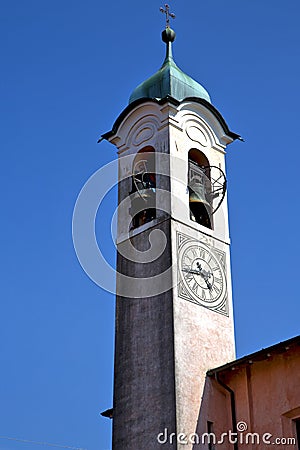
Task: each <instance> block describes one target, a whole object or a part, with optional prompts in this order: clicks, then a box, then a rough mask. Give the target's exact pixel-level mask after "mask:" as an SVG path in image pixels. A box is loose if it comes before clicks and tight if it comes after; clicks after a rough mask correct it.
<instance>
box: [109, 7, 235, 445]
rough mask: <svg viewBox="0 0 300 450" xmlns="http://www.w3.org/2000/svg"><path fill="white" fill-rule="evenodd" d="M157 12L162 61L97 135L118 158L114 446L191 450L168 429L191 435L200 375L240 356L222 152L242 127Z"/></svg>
mask: <svg viewBox="0 0 300 450" xmlns="http://www.w3.org/2000/svg"><path fill="white" fill-rule="evenodd" d="M166 7H167V5H166ZM164 12H166V13H167V27H166V29H165V30H164V31H163V33H162V40H163V41H164V43H165V44H166V57H165V60H164V62H163V64H162V66H161V68H160V69H159V70H158V71H157V72H156V73H155V74H154V75H153V76H151V77H150V78H149V79H147V80H146V81H145V82H143V83H142V84H141V85H139V86H138V87H137V88H136V89H135V90H134V91H133V93H132V94H131V97H130V100H129V105H128V106H127V107H126V108H125V110H124V111H123V112H122V113H121V114H120V116H119V117H118V118H117V120H116V121H115V123H114V125H113V128H112V130H111V131H109V132H108V133H106V134H104V135H103V136H102V137H103V138H104V139H107V140H108V141H109V142H111V143H112V144H114V145H115V146H116V147H117V151H118V158H119V194H118V195H119V206H118V233H117V247H118V255H117V299H116V331H115V333H116V341H115V369H114V405H113V450H137V449H147V450H154V449H160V448H161V446H162V443H168V445H167V446H166V448H168V449H189V450H191V449H192V448H193V445H192V444H191V443H187V444H186V443H183V442H180V439H179V440H178V439H177V438H175V437H174V436H175V435H176V436H179V435H180V433H184V434H185V435H187V436H189V435H191V434H192V433H195V432H196V430H197V423H198V421H199V413H200V407H201V398H202V393H203V388H204V383H205V376H206V372H207V371H208V370H209V369H212V368H214V367H217V366H220V365H222V364H224V363H226V362H229V361H231V360H233V359H234V357H235V344H234V330H233V311H232V290H231V275H230V252H229V244H230V240H229V228H228V211H227V193H226V168H225V150H226V147H227V145H228V144H230V143H232V142H233V141H234V140H235V139H239V138H240V136H239V135H237V134H235V133H233V132H231V131H230V130H229V128H228V126H227V124H226V122H225V121H224V119H223V117H222V116H221V114H220V113H219V112H218V111H217V109H216V108H215V107H214V106H213V105H212V103H211V99H210V96H209V94H208V93H207V91H206V90H205V89H204V87H203V86H201V85H200V84H199V83H197V82H196V81H195V80H193V79H192V78H191V77H190V76H188V75H187V74H185V73H184V72H182V71H181V70H180V69H179V67H178V66H177V65H176V63H175V61H174V59H173V56H172V43H173V41H174V40H175V32H174V31H173V30H172V29H171V28H170V26H169V22H168V20H169V17H170V16H171V17H172V15H170V13H169V10H168V8H167V10H164ZM165 430H167V433H168V440H167V442H162V440H164V439H165V435H164V436H163V435H162V434H161V433H164V432H165ZM173 433H175V435H174V434H173ZM171 434H172V436H170V435H171Z"/></svg>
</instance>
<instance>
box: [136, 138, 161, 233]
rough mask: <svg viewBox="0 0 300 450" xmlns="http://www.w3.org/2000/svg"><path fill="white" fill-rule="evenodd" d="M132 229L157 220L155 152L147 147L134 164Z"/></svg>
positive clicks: (139, 153)
mask: <svg viewBox="0 0 300 450" xmlns="http://www.w3.org/2000/svg"><path fill="white" fill-rule="evenodd" d="M130 198H131V208H130V214H131V216H132V222H131V229H134V228H138V227H140V226H141V225H144V224H145V223H147V222H150V221H151V220H153V219H155V218H156V175H155V150H154V148H153V147H150V146H147V147H144V148H143V149H142V150H140V151H139V152H138V153H137V154H136V156H135V158H134V161H133V164H132V185H131V192H130Z"/></svg>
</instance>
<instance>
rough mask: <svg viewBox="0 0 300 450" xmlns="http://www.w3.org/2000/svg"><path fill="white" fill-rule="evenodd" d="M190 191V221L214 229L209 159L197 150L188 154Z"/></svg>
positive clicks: (192, 150)
mask: <svg viewBox="0 0 300 450" xmlns="http://www.w3.org/2000/svg"><path fill="white" fill-rule="evenodd" d="M188 190H189V208H190V219H191V220H193V221H194V222H197V223H199V224H200V225H203V226H205V227H207V228H210V229H212V228H213V221H212V196H211V170H210V165H209V161H208V159H207V157H206V156H205V155H204V153H202V152H201V151H200V150H197V149H191V150H190V151H189V154H188Z"/></svg>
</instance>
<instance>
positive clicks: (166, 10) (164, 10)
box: [159, 4, 175, 28]
mask: <svg viewBox="0 0 300 450" xmlns="http://www.w3.org/2000/svg"><path fill="white" fill-rule="evenodd" d="M159 10H160V11H161V12H162V13H163V14H165V15H166V28H170V17H172V19H175V14H173V13H170V6H169V5H167V4H165V9H164V8H162V7H161V8H159Z"/></svg>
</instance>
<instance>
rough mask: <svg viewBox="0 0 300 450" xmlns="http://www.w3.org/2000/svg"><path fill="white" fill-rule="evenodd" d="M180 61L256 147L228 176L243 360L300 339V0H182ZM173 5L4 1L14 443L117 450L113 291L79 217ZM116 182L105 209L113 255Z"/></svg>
mask: <svg viewBox="0 0 300 450" xmlns="http://www.w3.org/2000/svg"><path fill="white" fill-rule="evenodd" d="M170 3H171V9H172V11H174V12H175V13H176V16H177V17H176V20H175V21H174V22H173V25H172V26H173V28H174V29H175V30H176V33H177V38H176V41H175V43H174V56H175V60H176V62H177V64H178V65H179V67H180V68H181V69H183V70H184V71H185V72H187V73H188V74H189V75H191V76H192V77H194V78H195V79H196V80H197V81H199V82H201V83H202V84H203V85H204V86H205V87H206V88H207V90H208V91H209V93H210V95H211V97H212V102H213V104H214V106H216V108H217V109H219V111H220V112H221V113H222V115H223V116H224V117H225V119H226V121H227V123H228V124H229V126H230V128H231V130H232V131H234V132H237V133H239V134H241V135H242V136H243V137H244V138H245V143H239V142H237V143H234V144H232V145H231V146H230V147H229V149H228V154H227V172H228V186H229V187H228V189H229V208H230V225H231V237H232V272H233V288H234V306H235V323H236V343H237V354H238V356H242V355H244V354H247V353H250V352H252V351H255V350H257V349H260V348H262V347H266V346H268V345H271V344H273V343H276V342H279V341H281V340H284V339H287V338H289V337H292V336H294V335H297V334H299V254H300V244H299V239H298V233H299V231H298V230H299V225H298V221H299V200H298V190H299V162H300V161H299V160H300V157H299V139H300V127H299V111H298V108H299V106H298V105H299V103H300V91H299V79H300V64H299V41H300V39H299V37H300V29H299V20H298V18H299V13H300V5H299V2H298V1H296V0H288V1H287V2H285V3H283V2H282V1H279V0H272V1H271V0H265V1H263V2H262V1H259V0H251V1H250V0H249V1H243V2H242V1H237V0H229V1H228V2H224V0H216V1H214V2H199V1H198V0H191V1H189V2H182V1H181V2H179V1H178V0H174V1H172V2H170ZM162 4H163V3H161V2H158V1H152V2H144V3H141V2H139V1H137V0H131V1H129V2H121V1H119V0H116V1H115V2H113V3H111V2H104V3H101V2H99V1H95V0H87V1H86V2H80V1H78V0H72V2H71V1H69V0H63V1H58V0H51V2H50V1H48V0H45V1H43V2H38V1H37V0H28V1H26V2H24V1H20V0H16V1H14V2H2V3H1V18H0V21H1V23H0V24H1V26H0V34H1V45H2V51H1V104H0V114H1V159H2V171H1V175H2V176H1V182H2V189H1V192H2V220H1V238H2V243H1V254H2V270H1V272H2V283H1V315H0V321H1V326H0V339H1V397H0V398H1V401H0V404H1V407H0V424H1V425H0V449H4V450H27V449H31V450H32V449H34V448H37V450H39V449H42V448H51V447H50V446H49V445H43V446H41V445H38V444H33V443H31V444H29V443H25V442H19V441H13V440H8V439H2V438H1V436H2V437H3V436H8V437H11V438H16V439H27V440H32V441H36V442H45V443H54V444H59V445H61V446H69V447H78V448H80V447H82V448H86V449H88V450H109V449H110V447H111V445H110V435H111V429H110V425H111V424H110V421H108V420H106V419H103V418H101V417H100V416H99V413H100V412H101V411H103V410H104V409H106V408H108V407H110V406H111V404H112V370H113V336H114V301H113V297H112V295H110V294H107V293H106V292H104V291H102V290H101V289H100V288H99V287H98V286H96V285H95V284H93V282H92V281H90V279H89V278H88V277H87V276H86V275H85V273H84V272H83V270H82V269H81V267H80V265H79V263H78V261H77V258H76V255H75V252H74V249H73V244H72V236H71V220H72V211H73V207H74V204H75V201H76V198H77V195H78V193H79V191H80V189H81V188H82V186H83V184H84V183H85V181H86V180H87V179H88V178H89V177H90V176H91V175H92V174H93V173H94V172H95V171H96V170H97V169H98V168H100V167H101V166H103V165H104V164H106V163H108V162H109V161H111V160H112V159H114V158H115V157H116V152H115V148H114V147H113V146H111V145H110V144H108V143H107V142H102V143H101V144H100V145H97V144H96V142H97V139H98V137H99V136H100V134H101V133H103V132H106V131H108V130H110V128H111V126H112V124H113V122H114V120H115V118H116V117H117V116H118V114H119V113H120V112H121V111H122V110H123V109H124V108H125V106H126V104H127V102H128V98H129V95H130V93H131V91H132V90H133V89H134V87H135V86H136V85H138V84H139V83H140V82H141V81H143V80H144V79H145V78H147V77H148V76H150V75H151V74H152V73H154V72H155V71H156V70H157V69H158V68H159V67H160V65H161V62H162V61H163V58H164V51H165V49H164V45H163V43H162V42H161V38H160V33H161V30H162V29H163V26H164V18H163V16H162V14H161V13H160V12H159V7H160V6H162ZM115 204H116V193H115V191H112V192H111V193H110V194H109V196H108V198H107V199H106V200H105V202H104V204H103V208H102V210H101V212H100V213H99V216H98V218H97V229H98V236H97V237H98V240H99V244H100V247H101V248H102V250H103V252H104V254H105V255H106V257H107V258H108V260H109V261H110V262H111V263H112V264H114V261H115V251H114V246H113V243H112V242H111V240H110V237H109V236H110V234H109V233H110V231H109V227H110V219H111V216H112V213H113V211H114V208H115Z"/></svg>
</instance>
